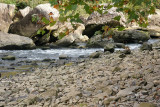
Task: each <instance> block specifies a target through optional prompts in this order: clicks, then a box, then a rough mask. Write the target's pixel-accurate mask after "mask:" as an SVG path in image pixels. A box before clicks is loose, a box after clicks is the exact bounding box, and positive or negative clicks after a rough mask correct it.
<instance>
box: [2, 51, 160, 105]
mask: <svg viewBox="0 0 160 107" xmlns="http://www.w3.org/2000/svg"><path fill="white" fill-rule="evenodd" d="M159 70H160V51H159V50H153V51H143V52H141V51H132V53H131V54H129V55H124V56H123V57H122V53H121V52H115V53H112V54H109V53H104V54H101V55H100V57H99V58H95V59H93V58H87V59H84V60H83V61H81V62H79V63H77V64H72V63H68V64H65V65H63V66H60V67H50V68H41V69H40V68H37V69H35V71H34V72H32V73H22V74H18V75H16V76H13V77H10V78H1V80H0V87H1V88H0V106H7V107H9V106H10V107H13V106H14V107H15V106H30V107H41V106H43V107H48V106H49V107H115V106H117V107H147V106H148V105H152V106H151V107H160V71H159ZM142 102H147V103H142ZM139 104H140V105H139ZM154 104H155V105H157V106H154ZM138 105H139V106H138ZM146 105H147V106H146Z"/></svg>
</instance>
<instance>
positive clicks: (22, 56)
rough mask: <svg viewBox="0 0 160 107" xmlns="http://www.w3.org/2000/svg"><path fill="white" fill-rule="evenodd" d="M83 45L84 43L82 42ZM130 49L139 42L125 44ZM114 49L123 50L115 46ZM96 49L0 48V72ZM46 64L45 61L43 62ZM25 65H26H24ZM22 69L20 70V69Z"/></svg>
mask: <svg viewBox="0 0 160 107" xmlns="http://www.w3.org/2000/svg"><path fill="white" fill-rule="evenodd" d="M157 41H159V39H150V40H149V41H148V43H150V44H153V43H155V42H157ZM82 45H84V44H82ZM126 45H127V46H128V47H129V48H130V49H131V50H134V49H139V47H140V46H141V44H126ZM116 50H123V49H120V48H116ZM96 51H104V49H102V48H92V49H71V48H61V49H46V50H43V49H34V50H0V72H8V71H15V70H13V69H16V70H17V67H18V69H20V70H18V71H23V68H24V67H25V69H26V68H27V69H28V68H31V67H30V65H33V64H34V61H39V62H43V60H45V59H50V60H57V59H59V56H60V55H67V56H68V57H71V58H78V57H81V56H89V55H90V54H91V53H93V52H96ZM5 55H13V56H15V57H16V60H14V61H8V60H2V59H1V58H2V57H3V56H5ZM43 64H47V62H43ZM26 65H27V66H26ZM40 66H41V65H40ZM21 69H22V70H21Z"/></svg>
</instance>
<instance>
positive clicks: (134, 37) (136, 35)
mask: <svg viewBox="0 0 160 107" xmlns="http://www.w3.org/2000/svg"><path fill="white" fill-rule="evenodd" d="M112 38H113V40H114V42H118V43H141V42H145V41H148V40H149V39H150V35H149V34H148V33H146V32H143V31H138V30H126V31H114V34H113V35H112Z"/></svg>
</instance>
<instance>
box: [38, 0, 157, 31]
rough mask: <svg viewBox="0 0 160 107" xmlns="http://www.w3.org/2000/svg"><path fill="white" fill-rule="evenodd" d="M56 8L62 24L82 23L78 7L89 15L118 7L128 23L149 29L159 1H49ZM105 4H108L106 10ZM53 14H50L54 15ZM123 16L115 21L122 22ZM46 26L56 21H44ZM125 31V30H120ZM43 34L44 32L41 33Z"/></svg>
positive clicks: (106, 28) (106, 29)
mask: <svg viewBox="0 0 160 107" xmlns="http://www.w3.org/2000/svg"><path fill="white" fill-rule="evenodd" d="M49 2H50V3H51V5H53V7H54V8H56V9H58V10H59V12H60V17H59V20H60V21H61V22H64V21H67V19H70V21H71V22H82V21H81V19H80V14H79V12H77V10H78V6H81V7H82V9H83V10H84V11H85V12H86V13H87V14H91V13H92V12H93V11H98V12H99V13H100V14H104V11H105V13H106V12H107V9H110V8H112V7H117V11H120V12H123V13H124V14H125V15H126V16H127V22H128V23H132V22H137V23H138V24H139V26H141V27H147V25H148V15H150V14H154V13H155V7H158V6H159V5H157V2H158V1H157V0H49ZM103 3H108V6H107V7H105V8H104V5H103ZM52 14H53V13H50V15H52ZM120 18H121V16H117V17H115V18H114V19H115V20H118V21H119V20H120ZM42 22H43V23H45V24H50V25H54V24H55V21H54V20H53V18H50V21H47V20H46V19H45V20H42ZM103 28H104V31H106V32H108V31H109V30H108V26H105V27H103ZM119 30H123V28H119ZM41 32H42V31H41Z"/></svg>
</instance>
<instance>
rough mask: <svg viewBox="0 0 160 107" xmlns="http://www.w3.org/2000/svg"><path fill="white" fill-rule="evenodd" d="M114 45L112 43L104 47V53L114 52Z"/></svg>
mask: <svg viewBox="0 0 160 107" xmlns="http://www.w3.org/2000/svg"><path fill="white" fill-rule="evenodd" d="M114 48H115V45H114V44H113V43H109V44H107V45H106V46H105V47H104V52H106V51H109V52H111V53H113V52H114Z"/></svg>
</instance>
